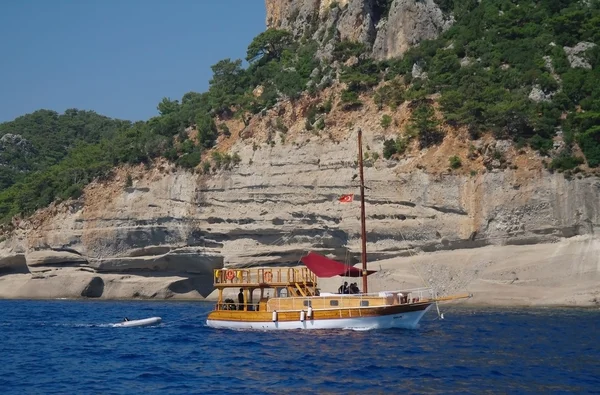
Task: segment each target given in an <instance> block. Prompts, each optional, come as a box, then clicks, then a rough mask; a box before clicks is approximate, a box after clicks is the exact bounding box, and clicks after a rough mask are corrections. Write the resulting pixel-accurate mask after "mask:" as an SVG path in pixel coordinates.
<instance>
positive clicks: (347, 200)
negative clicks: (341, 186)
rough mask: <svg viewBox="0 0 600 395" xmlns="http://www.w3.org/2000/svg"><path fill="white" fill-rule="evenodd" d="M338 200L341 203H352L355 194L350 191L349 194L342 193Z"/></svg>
mask: <svg viewBox="0 0 600 395" xmlns="http://www.w3.org/2000/svg"><path fill="white" fill-rule="evenodd" d="M338 200H339V201H340V203H350V202H352V201H353V200H354V194H353V193H350V194H348V195H342V196H340V198H339V199H338Z"/></svg>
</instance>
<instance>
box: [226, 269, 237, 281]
mask: <svg viewBox="0 0 600 395" xmlns="http://www.w3.org/2000/svg"><path fill="white" fill-rule="evenodd" d="M225 277H226V278H227V279H228V280H233V278H234V277H235V272H234V271H233V270H231V269H229V270H227V272H226V273H225Z"/></svg>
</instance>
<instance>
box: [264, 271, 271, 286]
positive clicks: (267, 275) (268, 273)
mask: <svg viewBox="0 0 600 395" xmlns="http://www.w3.org/2000/svg"><path fill="white" fill-rule="evenodd" d="M263 279H264V280H265V282H266V283H270V282H271V280H272V279H273V273H271V272H265V274H264V275H263Z"/></svg>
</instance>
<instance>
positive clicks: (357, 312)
mask: <svg viewBox="0 0 600 395" xmlns="http://www.w3.org/2000/svg"><path fill="white" fill-rule="evenodd" d="M431 305H432V303H417V304H411V305H395V306H384V307H372V308H348V309H332V310H313V316H314V317H307V316H306V314H307V311H304V312H303V314H304V317H305V320H304V321H301V315H302V312H301V311H281V312H277V320H276V321H273V313H272V312H267V311H226V310H221V311H213V312H211V313H210V314H209V315H208V319H207V325H208V326H210V327H214V328H229V329H260V330H266V329H279V330H281V329H357V330H360V329H362V330H368V329H385V328H411V329H412V328H416V327H417V326H418V323H419V321H420V319H421V318H422V317H423V315H424V314H425V312H426V311H427V310H428V309H429V307H431Z"/></svg>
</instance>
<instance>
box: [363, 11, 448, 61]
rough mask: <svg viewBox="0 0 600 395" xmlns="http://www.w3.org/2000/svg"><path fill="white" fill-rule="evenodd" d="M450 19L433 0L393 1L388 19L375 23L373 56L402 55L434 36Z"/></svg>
mask: <svg viewBox="0 0 600 395" xmlns="http://www.w3.org/2000/svg"><path fill="white" fill-rule="evenodd" d="M452 22H453V20H452V19H451V18H450V17H448V16H445V15H444V14H443V13H442V11H441V10H440V8H439V7H438V6H437V5H436V4H435V2H434V1H433V0H426V1H415V0H396V1H394V2H393V3H392V7H391V9H390V13H389V16H388V18H387V19H386V20H383V21H382V23H381V24H380V26H378V29H377V38H376V40H375V43H374V44H373V57H375V58H376V59H389V58H394V57H398V56H401V55H402V54H403V53H404V52H406V51H407V50H408V49H410V48H411V47H413V46H415V45H417V44H418V43H419V42H421V41H423V40H432V39H435V38H437V36H439V35H440V34H441V33H442V32H443V31H445V30H446V29H448V28H449V27H450V26H451V25H452Z"/></svg>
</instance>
